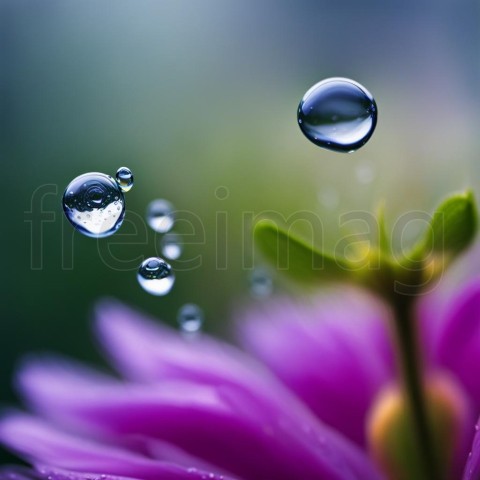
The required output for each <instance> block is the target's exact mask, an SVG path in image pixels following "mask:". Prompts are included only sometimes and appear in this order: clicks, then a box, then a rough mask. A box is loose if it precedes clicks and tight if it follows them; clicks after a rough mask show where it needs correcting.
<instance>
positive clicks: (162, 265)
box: [137, 257, 175, 296]
mask: <svg viewBox="0 0 480 480" xmlns="http://www.w3.org/2000/svg"><path fill="white" fill-rule="evenodd" d="M137 279H138V283H139V284H140V285H141V286H142V288H143V289H144V290H145V291H146V292H148V293H150V294H152V295H157V296H160V295H166V294H167V293H168V292H170V290H171V289H172V287H173V284H174V282H175V275H174V273H173V271H172V267H171V266H170V265H169V264H168V263H167V262H166V261H165V260H162V259H161V258H157V257H151V258H147V259H146V260H145V261H143V262H142V264H141V265H140V267H139V269H138V273H137Z"/></svg>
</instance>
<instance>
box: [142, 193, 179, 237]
mask: <svg viewBox="0 0 480 480" xmlns="http://www.w3.org/2000/svg"><path fill="white" fill-rule="evenodd" d="M174 222H175V215H174V208H173V205H172V204H171V203H170V202H169V201H168V200H163V199H157V200H153V201H152V202H150V203H149V204H148V207H147V223H148V224H149V225H150V227H151V228H153V230H155V231H156V232H158V233H165V232H168V231H169V230H170V229H171V228H172V227H173V224H174Z"/></svg>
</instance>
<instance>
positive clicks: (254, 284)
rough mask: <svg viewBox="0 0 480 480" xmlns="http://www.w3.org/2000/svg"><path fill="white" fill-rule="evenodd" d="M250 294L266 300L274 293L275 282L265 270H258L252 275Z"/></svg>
mask: <svg viewBox="0 0 480 480" xmlns="http://www.w3.org/2000/svg"><path fill="white" fill-rule="evenodd" d="M250 292H251V293H252V295H253V296H254V297H256V298H265V297H268V296H270V295H271V294H272V292H273V280H272V277H271V276H270V275H269V273H268V272H267V271H266V270H265V269H264V268H260V267H258V268H256V269H255V270H254V271H253V272H252V274H251V275H250Z"/></svg>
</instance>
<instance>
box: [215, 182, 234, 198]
mask: <svg viewBox="0 0 480 480" xmlns="http://www.w3.org/2000/svg"><path fill="white" fill-rule="evenodd" d="M229 196H230V189H229V188H228V187H225V186H223V185H221V186H219V187H217V188H216V189H215V197H217V198H218V199H219V200H225V199H226V198H228V197H229Z"/></svg>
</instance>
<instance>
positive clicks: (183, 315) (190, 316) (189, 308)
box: [177, 303, 204, 333]
mask: <svg viewBox="0 0 480 480" xmlns="http://www.w3.org/2000/svg"><path fill="white" fill-rule="evenodd" d="M203 320H204V317H203V311H202V309H201V308H200V307H199V306H198V305H195V304H194V303H186V304H185V305H183V306H182V307H181V308H180V310H179V311H178V316H177V321H178V325H179V326H180V329H181V330H182V332H185V333H195V332H198V331H199V330H200V329H201V328H202V325H203Z"/></svg>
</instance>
